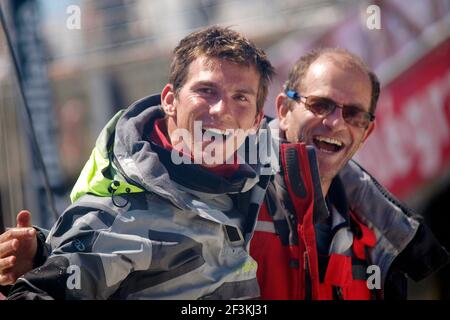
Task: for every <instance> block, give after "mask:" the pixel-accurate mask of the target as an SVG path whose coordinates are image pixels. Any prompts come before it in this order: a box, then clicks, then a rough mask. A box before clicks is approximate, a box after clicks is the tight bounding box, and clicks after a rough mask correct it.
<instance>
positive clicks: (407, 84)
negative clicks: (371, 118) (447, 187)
mask: <svg viewBox="0 0 450 320" xmlns="http://www.w3.org/2000/svg"><path fill="white" fill-rule="evenodd" d="M376 114H377V119H376V129H375V131H374V132H373V134H372V136H371V137H370V138H369V139H368V140H367V142H366V144H365V146H364V147H363V148H362V149H361V150H360V151H359V152H358V153H357V159H358V160H359V161H360V162H361V163H362V164H363V166H365V167H366V168H367V169H368V170H369V172H371V173H373V175H374V176H375V177H377V179H379V180H380V182H381V183H382V184H383V185H385V186H386V187H387V188H388V189H389V190H391V191H392V192H393V193H394V194H396V195H398V196H400V197H406V196H408V195H410V194H411V193H412V192H413V191H414V190H415V189H417V188H419V187H421V186H423V185H424V184H425V183H426V182H427V181H430V180H431V179H433V178H436V177H437V176H439V175H440V174H441V173H442V172H444V171H445V170H447V169H448V168H449V167H450V39H447V40H446V41H444V43H442V44H441V45H439V46H437V47H436V48H434V49H433V50H432V51H430V52H429V53H428V54H427V55H425V56H424V57H422V58H421V59H420V60H419V61H417V62H416V63H415V64H414V65H413V66H411V67H410V68H409V69H408V70H406V71H405V72H404V73H402V74H401V75H400V76H398V77H396V78H395V79H394V80H393V81H391V82H390V83H389V84H388V85H387V86H385V87H384V88H383V89H382V93H381V97H380V101H379V104H378V109H377V112H376Z"/></svg>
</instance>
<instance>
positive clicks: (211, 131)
mask: <svg viewBox="0 0 450 320" xmlns="http://www.w3.org/2000/svg"><path fill="white" fill-rule="evenodd" d="M203 130H205V133H206V132H207V133H209V134H211V135H218V134H220V135H224V136H228V135H230V134H231V131H230V130H221V129H217V128H203Z"/></svg>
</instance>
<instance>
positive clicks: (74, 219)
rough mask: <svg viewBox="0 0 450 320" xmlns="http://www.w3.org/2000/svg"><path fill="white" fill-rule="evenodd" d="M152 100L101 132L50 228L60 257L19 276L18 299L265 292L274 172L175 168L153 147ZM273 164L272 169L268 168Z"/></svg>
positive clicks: (155, 105)
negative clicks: (260, 240)
mask: <svg viewBox="0 0 450 320" xmlns="http://www.w3.org/2000/svg"><path fill="white" fill-rule="evenodd" d="M159 103H160V97H159V95H158V96H151V97H147V98H144V99H142V100H140V101H138V102H136V103H135V104H133V105H132V106H130V107H129V108H128V109H127V110H125V111H124V112H122V113H120V114H119V115H118V116H116V117H115V118H113V119H112V120H111V121H110V123H108V125H107V126H106V127H105V129H104V130H103V131H102V133H101V134H100V137H99V139H98V140H97V145H96V148H95V149H94V151H93V153H92V156H91V159H90V160H89V162H88V163H87V164H86V166H85V168H84V169H83V172H82V173H81V175H80V178H79V180H78V182H77V184H76V186H75V189H74V192H73V193H72V199H73V200H75V202H74V203H73V205H72V206H70V207H69V208H68V209H67V210H66V211H65V212H64V213H63V215H62V216H61V217H60V218H59V220H58V221H57V223H56V225H55V226H54V227H53V228H52V230H51V231H50V234H49V236H48V238H47V243H48V244H49V245H50V247H51V255H50V256H49V257H48V259H47V261H46V262H45V263H44V265H43V266H41V267H39V268H37V269H34V270H33V271H31V272H29V273H28V274H26V275H25V276H24V277H22V278H19V280H18V282H17V283H16V285H15V286H14V288H13V290H12V293H11V295H10V298H12V299H24V298H25V299H50V298H54V299H248V298H255V297H258V296H259V287H258V284H257V280H256V267H257V266H256V262H255V261H254V260H253V259H252V258H251V257H250V256H249V253H248V248H249V241H250V239H251V237H252V234H253V230H254V226H255V223H256V216H257V212H258V210H259V206H260V203H261V201H262V199H263V196H264V193H265V189H266V186H267V183H268V181H269V176H260V175H259V172H260V170H262V166H260V165H253V166H250V165H248V164H243V165H240V168H239V170H238V171H237V172H236V173H235V174H234V175H233V176H232V177H231V178H230V179H224V178H222V177H218V176H216V175H214V174H212V173H210V172H208V171H207V170H205V169H203V168H202V167H200V166H198V165H195V164H191V165H187V164H185V165H183V164H182V165H174V164H173V163H172V161H170V152H169V151H167V150H165V149H162V148H161V147H159V146H158V145H156V144H153V143H152V142H150V141H148V137H149V135H150V132H151V130H152V128H153V122H154V120H155V119H158V118H161V117H163V113H162V111H161V109H160V107H159ZM266 168H267V166H266Z"/></svg>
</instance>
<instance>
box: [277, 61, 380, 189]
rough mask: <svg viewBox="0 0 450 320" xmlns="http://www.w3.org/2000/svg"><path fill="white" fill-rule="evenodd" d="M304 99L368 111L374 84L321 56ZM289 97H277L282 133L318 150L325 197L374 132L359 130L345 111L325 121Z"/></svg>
mask: <svg viewBox="0 0 450 320" xmlns="http://www.w3.org/2000/svg"><path fill="white" fill-rule="evenodd" d="M302 84H303V90H300V88H297V90H298V93H299V94H300V95H302V96H306V97H307V96H310V95H312V96H318V97H324V98H329V99H332V100H334V101H335V102H337V103H339V104H345V105H353V106H358V107H359V108H361V109H362V110H364V111H369V107H370V102H371V82H370V79H369V77H368V75H367V74H365V73H364V72H363V71H362V70H360V69H357V68H355V67H351V66H348V65H347V64H345V63H340V62H339V56H336V57H333V59H330V58H329V57H327V56H321V57H319V58H318V59H317V60H316V61H314V62H313V63H312V64H311V66H310V67H309V69H308V71H307V72H306V75H305V77H304V79H303V81H302ZM287 99H288V98H287V97H286V96H285V95H284V94H280V95H279V96H278V97H277V108H278V116H279V119H280V129H281V130H283V131H284V132H285V135H286V139H287V140H288V141H290V142H300V141H302V142H305V143H306V144H308V145H311V146H313V147H314V148H315V150H316V154H317V161H318V165H319V174H320V177H321V182H322V190H323V193H324V194H326V193H327V191H328V188H329V185H330V183H331V180H332V179H333V178H334V177H335V176H336V174H337V173H338V172H339V170H341V169H342V167H343V166H344V165H345V164H346V163H347V162H348V161H349V160H350V159H351V158H352V156H353V155H354V154H355V152H356V151H357V150H358V149H359V148H360V147H361V145H362V143H363V142H364V141H365V140H366V139H367V137H368V136H369V134H370V133H371V131H372V130H373V125H374V124H373V123H371V124H370V126H369V128H367V129H364V128H357V127H354V126H351V125H350V124H348V123H346V122H345V121H344V119H343V118H342V109H340V108H336V109H335V110H334V112H332V113H331V114H329V115H328V116H326V117H322V116H316V115H314V114H313V113H312V112H311V111H309V110H307V109H306V107H305V104H304V103H303V101H304V99H302V102H300V101H299V102H293V104H292V105H291V108H289V107H288V105H287V103H286V102H287Z"/></svg>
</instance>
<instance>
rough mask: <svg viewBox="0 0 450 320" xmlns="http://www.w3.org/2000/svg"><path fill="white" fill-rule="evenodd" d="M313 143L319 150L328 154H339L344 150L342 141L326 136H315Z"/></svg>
mask: <svg viewBox="0 0 450 320" xmlns="http://www.w3.org/2000/svg"><path fill="white" fill-rule="evenodd" d="M313 142H314V145H315V146H316V147H317V149H319V150H320V151H323V152H327V153H335V152H339V151H341V150H342V149H343V148H344V143H343V142H342V141H340V140H337V139H334V138H329V137H324V136H315V137H314V138H313Z"/></svg>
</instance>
